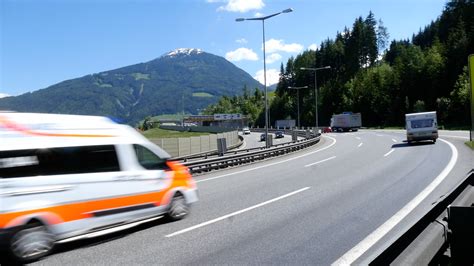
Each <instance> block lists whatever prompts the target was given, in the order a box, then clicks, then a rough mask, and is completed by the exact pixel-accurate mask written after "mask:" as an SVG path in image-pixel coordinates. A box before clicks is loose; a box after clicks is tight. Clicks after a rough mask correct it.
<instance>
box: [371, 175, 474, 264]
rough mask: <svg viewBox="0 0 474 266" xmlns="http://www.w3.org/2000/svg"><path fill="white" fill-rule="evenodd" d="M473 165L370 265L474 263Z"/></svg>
mask: <svg viewBox="0 0 474 266" xmlns="http://www.w3.org/2000/svg"><path fill="white" fill-rule="evenodd" d="M473 252H474V169H473V170H471V172H469V173H468V175H467V176H466V178H465V179H464V180H463V181H462V182H461V183H460V184H458V186H456V187H455V188H454V189H453V190H452V191H451V192H449V193H447V194H446V195H445V197H444V199H443V200H441V201H439V202H438V203H437V204H435V205H434V207H433V208H432V209H431V210H430V211H429V212H428V213H426V214H425V215H424V216H423V217H422V218H421V219H420V220H419V221H418V222H416V223H415V224H414V225H412V226H411V227H410V228H409V229H408V230H407V231H406V232H404V233H402V234H401V236H399V237H398V238H397V239H396V240H395V241H394V242H393V243H391V244H389V246H388V247H387V248H386V249H384V250H383V251H382V252H381V253H380V254H378V255H376V257H375V259H373V260H372V261H370V262H369V264H370V265H389V264H390V265H474V255H473V254H474V253H473Z"/></svg>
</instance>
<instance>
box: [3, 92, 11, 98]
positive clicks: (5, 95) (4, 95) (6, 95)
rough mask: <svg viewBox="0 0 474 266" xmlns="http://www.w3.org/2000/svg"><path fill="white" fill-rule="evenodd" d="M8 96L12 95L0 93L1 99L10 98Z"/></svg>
mask: <svg viewBox="0 0 474 266" xmlns="http://www.w3.org/2000/svg"><path fill="white" fill-rule="evenodd" d="M8 96H11V95H9V94H6V93H0V98H4V97H8Z"/></svg>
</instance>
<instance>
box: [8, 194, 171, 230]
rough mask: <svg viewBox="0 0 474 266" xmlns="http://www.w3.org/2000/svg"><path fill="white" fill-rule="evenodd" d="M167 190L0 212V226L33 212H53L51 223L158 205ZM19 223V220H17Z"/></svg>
mask: <svg viewBox="0 0 474 266" xmlns="http://www.w3.org/2000/svg"><path fill="white" fill-rule="evenodd" d="M167 191H168V189H167V190H163V191H160V192H152V193H146V194H139V195H133V196H125V197H120V198H109V199H101V200H92V201H84V202H78V203H70V204H65V205H59V206H52V207H46V208H41V209H34V210H28V211H19V212H12V213H4V214H0V228H5V227H6V226H8V227H10V226H15V225H17V224H10V223H11V221H13V220H14V219H16V218H18V217H22V216H28V215H31V214H35V213H53V214H55V215H57V216H58V217H60V218H61V220H60V221H48V222H50V223H52V224H57V223H61V222H70V221H75V220H80V219H84V218H90V217H92V213H93V212H96V211H101V210H107V209H115V208H120V207H127V206H132V205H138V204H142V203H154V204H155V205H157V206H159V205H160V202H161V199H162V198H163V196H164V194H165V193H166V192H167ZM18 223H20V221H18Z"/></svg>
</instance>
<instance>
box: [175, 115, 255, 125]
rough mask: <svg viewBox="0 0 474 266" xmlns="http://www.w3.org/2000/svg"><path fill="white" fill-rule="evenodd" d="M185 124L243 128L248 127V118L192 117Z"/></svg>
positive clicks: (185, 119)
mask: <svg viewBox="0 0 474 266" xmlns="http://www.w3.org/2000/svg"><path fill="white" fill-rule="evenodd" d="M184 123H185V124H186V123H189V124H196V125H198V126H210V127H225V128H243V127H246V126H248V118H247V117H246V116H244V115H242V114H214V115H190V116H188V117H185V118H184Z"/></svg>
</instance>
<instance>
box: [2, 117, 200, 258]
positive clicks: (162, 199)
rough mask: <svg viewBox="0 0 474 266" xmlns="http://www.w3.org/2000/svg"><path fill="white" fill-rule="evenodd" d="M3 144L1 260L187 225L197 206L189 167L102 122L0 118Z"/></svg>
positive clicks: (129, 132)
mask: <svg viewBox="0 0 474 266" xmlns="http://www.w3.org/2000/svg"><path fill="white" fill-rule="evenodd" d="M0 139H8V141H7V142H3V141H2V144H1V145H0V247H1V248H2V250H1V252H2V253H1V254H8V255H9V256H10V257H11V258H12V259H13V260H15V261H18V262H21V263H27V262H31V261H35V260H37V259H39V258H41V257H43V256H45V255H47V254H49V253H50V252H51V251H52V250H53V247H54V246H55V244H57V243H61V242H67V241H70V240H72V239H80V238H87V237H88V236H89V235H91V234H94V235H97V234H100V233H101V232H102V233H103V234H105V233H106V232H108V231H110V229H111V228H114V229H116V230H120V229H121V228H122V229H125V228H128V227H131V226H133V225H137V224H139V223H143V222H145V221H149V220H151V219H157V218H158V217H159V216H165V217H166V218H167V219H168V220H170V221H173V220H179V219H182V218H184V217H185V216H187V214H188V213H189V208H190V205H191V204H192V203H194V202H196V201H197V200H198V196H197V187H196V183H195V181H194V180H193V178H192V176H191V174H190V172H189V171H188V168H187V167H185V166H183V165H181V164H179V163H177V162H173V161H170V159H169V158H170V156H169V155H168V153H166V152H165V151H164V150H162V149H161V148H159V147H158V146H156V145H155V144H153V143H152V142H150V141H149V140H147V139H146V138H145V137H143V136H142V135H141V134H140V133H139V132H137V131H136V130H135V129H133V128H131V127H129V126H127V125H121V124H117V123H115V122H113V121H112V120H110V119H108V118H105V117H98V116H78V115H55V114H32V113H14V112H11V113H2V112H0ZM7 184H8V185H7ZM107 230H108V231H107ZM3 252H4V253H3ZM2 256H3V255H2Z"/></svg>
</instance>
